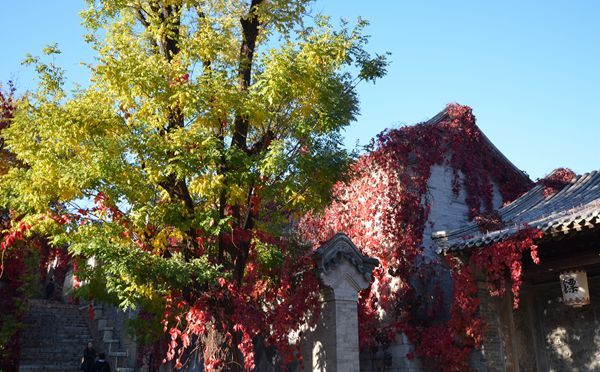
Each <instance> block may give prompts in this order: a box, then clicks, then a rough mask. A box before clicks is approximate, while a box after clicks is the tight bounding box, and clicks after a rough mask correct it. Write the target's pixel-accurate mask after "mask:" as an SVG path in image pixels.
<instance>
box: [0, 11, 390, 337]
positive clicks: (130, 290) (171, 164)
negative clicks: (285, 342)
mask: <svg viewBox="0 0 600 372" xmlns="http://www.w3.org/2000/svg"><path fill="white" fill-rule="evenodd" d="M87 3H88V4H89V9H87V10H85V11H84V12H83V13H82V17H83V20H84V24H85V25H86V27H87V28H88V30H89V32H90V34H89V35H87V36H86V39H87V40H89V42H90V43H92V44H93V47H94V49H95V50H96V51H97V59H96V63H95V64H94V65H91V66H90V69H91V72H92V76H91V84H90V85H89V86H88V87H87V88H84V89H81V90H77V91H74V92H65V91H64V88H63V81H64V76H63V75H64V72H63V70H62V69H61V68H60V67H57V66H56V65H55V64H54V63H53V62H46V61H47V60H48V59H52V56H54V55H56V54H57V53H60V51H59V50H58V48H57V46H56V45H51V46H48V47H46V48H45V49H44V50H43V52H44V54H46V55H47V56H45V57H43V58H39V57H33V56H28V58H27V60H26V61H25V63H26V64H29V65H31V66H33V67H34V68H35V69H36V70H37V72H38V74H39V81H40V85H39V89H38V90H37V91H35V92H32V93H30V94H29V95H28V96H27V97H26V98H25V99H24V100H23V101H22V102H21V103H20V106H19V110H18V112H17V114H16V116H15V118H14V121H13V122H12V123H11V125H10V127H9V128H7V129H6V130H4V131H3V136H4V137H5V146H7V148H10V151H11V152H12V153H14V155H15V156H16V157H17V158H18V159H19V160H20V161H21V162H22V164H23V167H18V168H12V169H10V170H9V171H8V173H7V174H5V175H2V176H0V205H4V206H7V207H9V208H11V209H13V210H14V211H16V212H18V213H19V214H23V215H25V219H26V220H27V221H29V223H31V224H32V225H35V226H34V230H35V231H36V232H37V233H39V234H42V235H44V236H47V237H48V238H49V241H51V242H52V243H53V244H55V245H67V246H69V249H70V252H71V253H72V254H73V255H75V256H77V257H80V258H81V259H82V260H84V259H88V258H92V257H93V258H95V259H96V260H97V261H98V262H99V263H100V264H99V265H97V266H95V267H87V266H86V267H82V268H81V270H80V271H81V273H80V274H81V276H82V279H84V280H86V281H87V282H86V283H87V286H86V288H85V289H83V291H89V293H93V295H94V296H98V297H101V298H105V299H106V300H108V301H114V302H116V303H118V304H120V305H121V306H123V307H134V306H136V304H148V303H152V304H154V305H156V304H157V303H159V302H160V301H159V300H158V299H160V298H163V297H164V296H166V295H167V294H169V293H181V294H182V296H186V298H185V300H186V301H189V302H190V303H193V302H194V301H195V300H196V299H197V298H198V297H199V296H201V295H202V294H205V293H211V292H210V291H213V290H214V288H213V287H214V283H215V280H216V278H217V277H218V276H222V277H226V278H231V282H232V283H235V284H236V285H238V286H247V288H250V287H251V286H253V285H254V282H252V281H251V280H249V282H248V283H246V282H245V280H247V278H246V276H247V275H254V273H260V275H264V277H263V279H264V278H266V279H264V282H263V285H264V286H263V289H261V290H265V288H267V287H266V286H268V285H270V284H269V283H275V282H277V280H279V279H280V276H281V275H283V274H281V272H280V271H281V270H283V269H282V267H286V266H288V267H289V263H290V262H292V261H294V260H295V259H296V258H297V257H300V256H301V254H300V253H303V252H300V253H298V252H295V253H294V254H292V253H290V251H286V250H285V249H283V248H282V246H281V245H280V244H279V243H280V242H281V241H282V240H280V239H279V238H281V237H284V238H285V237H289V235H290V230H289V225H290V221H291V220H292V219H293V218H295V216H297V215H300V214H303V213H305V212H306V211H308V210H313V209H319V208H321V207H322V206H323V205H325V203H326V202H327V201H328V200H329V195H330V188H331V187H332V185H333V184H334V183H335V182H336V181H338V180H340V179H341V178H343V177H344V175H345V172H346V168H347V166H348V164H349V163H350V161H351V160H352V156H351V154H348V152H347V150H346V149H344V148H343V146H342V141H341V134H340V133H341V132H342V130H343V129H344V127H345V126H347V125H348V124H349V123H350V122H352V121H353V120H355V118H356V115H357V113H358V98H357V95H356V91H355V85H356V84H357V83H358V82H360V81H372V80H374V79H376V78H378V77H381V76H382V75H383V74H384V73H385V67H386V65H387V60H386V58H385V57H381V56H375V57H371V56H370V54H368V53H367V52H366V51H365V50H364V47H365V43H366V37H364V36H363V34H362V29H363V27H364V24H363V22H362V21H359V23H358V25H357V26H356V27H351V26H349V25H348V24H347V23H344V24H342V26H341V27H340V28H339V29H336V28H335V27H334V26H333V25H332V24H331V22H330V20H329V19H328V18H327V17H321V16H317V17H314V18H312V19H311V20H310V22H306V24H305V20H306V18H307V16H308V15H309V11H310V9H309V5H310V3H311V1H307V0H275V1H262V2H261V1H258V2H254V4H257V5H256V6H253V7H250V4H251V2H250V1H247V0H234V1H221V0H209V1H202V2H200V1H192V0H169V1H166V0H165V1H146V0H135V1H124V0H88V1H87ZM309 23H310V26H309V25H308V24H309ZM49 56H50V57H49ZM357 64H358V65H359V66H360V68H359V69H357V66H356V65H357ZM257 236H261V239H258V238H257ZM266 241H269V242H270V243H265V242H266ZM276 242H279V243H277V244H276ZM82 266H83V265H82ZM250 268H251V269H250ZM249 273H252V274H249ZM285 275H289V273H286V274H285ZM271 280H272V281H271ZM251 292H252V291H251ZM254 292H255V293H259V292H260V291H258V292H257V291H254ZM273 306H275V304H273ZM257 308H261V309H263V307H262V305H261V306H259V307H257ZM265 311H266V310H265ZM306 311H308V310H306ZM282 334H283V333H282Z"/></svg>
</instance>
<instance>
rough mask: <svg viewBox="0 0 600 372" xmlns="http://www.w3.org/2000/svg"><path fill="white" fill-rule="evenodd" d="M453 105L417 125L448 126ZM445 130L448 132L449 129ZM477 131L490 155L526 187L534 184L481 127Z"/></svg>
mask: <svg viewBox="0 0 600 372" xmlns="http://www.w3.org/2000/svg"><path fill="white" fill-rule="evenodd" d="M451 105H452V104H450V105H448V106H447V107H446V108H444V109H443V110H442V111H440V112H439V113H438V114H437V115H435V116H434V117H432V118H431V119H429V120H427V121H425V122H423V123H420V124H417V125H425V126H427V125H431V126H442V125H444V124H448V122H450V121H452V117H451V116H450V113H449V112H448V107H450V106H451ZM444 130H448V129H447V127H446V128H445V129H444ZM477 130H478V132H479V136H480V137H481V139H482V142H484V143H485V144H486V146H487V147H488V149H489V150H490V155H492V156H494V157H496V158H497V159H498V160H500V161H501V162H503V163H505V164H506V165H507V167H508V168H509V169H511V170H512V171H513V172H514V174H515V175H516V176H517V177H518V178H519V179H520V182H522V183H523V184H525V185H527V184H532V181H531V179H530V178H529V175H527V173H525V172H524V171H522V170H521V169H519V168H518V167H517V166H516V165H514V164H513V162H511V161H510V160H509V159H508V158H507V157H506V156H505V155H504V154H503V153H502V152H501V151H500V150H498V148H497V147H496V145H494V143H493V142H492V141H490V139H489V138H488V137H487V136H486V135H485V133H483V131H482V130H481V129H480V128H479V127H477Z"/></svg>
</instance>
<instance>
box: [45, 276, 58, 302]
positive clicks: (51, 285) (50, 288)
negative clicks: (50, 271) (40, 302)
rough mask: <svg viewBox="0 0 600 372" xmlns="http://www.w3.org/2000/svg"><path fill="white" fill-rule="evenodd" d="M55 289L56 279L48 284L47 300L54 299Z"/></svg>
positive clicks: (51, 279)
mask: <svg viewBox="0 0 600 372" xmlns="http://www.w3.org/2000/svg"><path fill="white" fill-rule="evenodd" d="M55 288H56V286H55V285H54V279H53V278H50V281H49V282H48V284H46V300H51V299H52V298H53V297H54V289H55Z"/></svg>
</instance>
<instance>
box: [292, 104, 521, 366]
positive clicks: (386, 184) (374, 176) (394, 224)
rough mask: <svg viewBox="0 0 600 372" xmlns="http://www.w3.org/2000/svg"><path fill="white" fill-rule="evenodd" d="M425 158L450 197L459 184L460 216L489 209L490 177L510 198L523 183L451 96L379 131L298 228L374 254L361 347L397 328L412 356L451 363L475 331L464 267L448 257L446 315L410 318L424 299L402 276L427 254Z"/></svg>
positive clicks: (469, 346)
mask: <svg viewBox="0 0 600 372" xmlns="http://www.w3.org/2000/svg"><path fill="white" fill-rule="evenodd" d="M433 165H445V166H449V167H450V168H451V169H452V170H453V172H454V173H453V174H454V178H453V190H452V191H453V192H454V194H455V195H456V196H458V195H459V192H460V191H461V189H462V190H464V191H465V194H466V200H465V201H466V204H467V206H468V208H469V216H468V217H469V219H473V218H475V217H477V216H481V214H482V212H483V213H487V214H491V213H492V211H493V190H494V189H493V183H495V184H496V185H498V188H499V191H500V193H501V195H502V197H503V199H504V200H514V199H515V198H516V197H518V196H519V195H520V194H521V193H523V192H525V191H526V190H527V189H528V188H529V187H530V186H531V181H529V179H528V178H527V177H526V176H524V175H523V174H522V173H520V172H518V171H516V170H514V168H513V167H512V166H511V165H510V164H509V163H508V162H507V161H506V159H505V158H504V157H503V156H502V155H501V154H499V153H498V151H497V150H496V149H495V148H494V147H493V146H491V145H490V143H489V141H488V140H487V139H486V138H485V136H484V135H483V133H481V131H480V130H479V128H478V127H477V126H476V125H475V117H474V116H473V114H472V111H471V109H470V108H469V107H467V106H461V105H458V104H451V105H449V106H448V107H447V108H446V110H445V112H444V113H442V114H440V115H438V116H436V117H435V118H434V119H432V120H430V121H429V122H426V123H423V124H418V125H415V126H410V127H403V128H400V129H393V130H387V131H385V132H383V133H381V134H380V135H379V136H378V137H377V140H376V141H375V142H374V143H373V146H372V149H371V151H370V152H369V153H367V154H366V155H364V156H362V157H360V158H359V159H358V161H357V162H356V163H355V164H354V166H353V167H352V177H351V180H350V181H349V182H347V183H339V184H337V185H336V186H335V187H334V190H333V195H334V200H335V201H334V202H333V203H332V204H331V205H330V206H329V207H328V208H327V209H326V210H325V211H324V212H322V213H321V214H319V215H307V216H306V217H305V218H304V219H303V220H302V221H301V223H300V226H299V230H300V233H301V234H302V235H303V236H304V237H305V238H306V239H308V240H309V241H310V242H312V243H313V245H314V246H318V245H319V244H320V243H321V242H324V241H325V240H327V239H328V238H330V237H331V236H333V234H335V233H337V232H344V233H346V234H347V235H348V236H349V237H350V238H351V239H352V240H353V241H354V243H355V244H356V245H357V246H359V247H361V248H362V249H363V251H364V253H366V254H368V255H370V256H373V257H376V258H378V259H379V261H380V263H381V267H380V268H379V269H378V270H376V272H375V273H374V280H373V283H372V285H371V287H370V288H369V289H368V290H365V291H364V292H363V293H361V295H360V304H359V321H360V322H361V323H360V329H359V331H360V334H359V338H360V342H361V346H362V347H374V346H375V344H376V343H378V342H379V343H380V344H387V345H389V344H390V343H391V342H393V338H394V337H395V333H396V332H395V331H396V330H402V331H404V332H405V333H406V335H407V336H408V337H409V338H410V340H411V341H412V343H413V344H414V345H415V353H416V355H420V356H426V357H429V358H430V359H431V360H432V361H433V362H434V364H435V366H436V368H437V369H438V370H445V371H459V370H464V368H465V366H466V363H467V356H468V355H469V353H470V352H471V351H472V350H473V348H475V347H478V346H479V345H480V343H481V338H482V334H483V331H482V326H481V325H482V322H481V321H480V320H479V318H478V317H477V307H478V300H477V298H476V288H475V286H474V284H473V280H472V277H471V274H470V271H469V270H468V268H466V267H463V266H460V265H458V264H457V263H451V264H449V267H450V268H451V276H452V279H453V283H454V285H453V289H452V296H451V298H452V299H451V304H450V305H449V309H450V318H449V319H448V320H447V321H436V320H435V318H436V316H435V312H434V311H431V313H432V317H429V318H427V319H422V318H416V317H415V316H414V315H415V312H419V311H420V310H422V309H423V308H424V306H423V304H422V303H420V302H422V301H420V300H419V296H418V294H417V293H416V292H417V291H416V290H415V288H414V285H413V283H412V282H411V278H419V277H422V276H423V274H422V273H419V272H418V270H417V267H423V266H424V265H425V264H426V263H427V262H428V260H430V259H431V258H427V257H424V256H423V251H422V247H421V246H422V242H423V241H422V238H423V232H424V228H425V224H426V222H427V220H428V216H429V211H430V208H431V206H430V205H429V201H428V199H427V185H428V181H429V178H430V175H431V167H432V166H433ZM492 222H493V221H492ZM451 261H452V260H451ZM417 262H420V263H417ZM429 308H431V306H429ZM427 312H428V313H429V312H430V311H427ZM438 318H439V317H438ZM390 330H391V331H390ZM382 335H383V336H382ZM382 338H383V339H384V341H383V342H382V341H381V339H382Z"/></svg>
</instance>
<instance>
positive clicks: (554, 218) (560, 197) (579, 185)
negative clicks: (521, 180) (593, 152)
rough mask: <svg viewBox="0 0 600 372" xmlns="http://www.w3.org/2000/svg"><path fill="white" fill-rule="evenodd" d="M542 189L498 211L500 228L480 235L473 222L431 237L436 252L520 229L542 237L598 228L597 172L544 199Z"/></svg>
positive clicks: (476, 243) (502, 237)
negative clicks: (501, 223) (525, 228)
mask: <svg viewBox="0 0 600 372" xmlns="http://www.w3.org/2000/svg"><path fill="white" fill-rule="evenodd" d="M544 194H545V193H544V186H543V185H541V184H538V185H536V186H535V187H533V188H532V189H531V190H530V191H529V192H527V193H526V194H524V195H523V196H521V197H520V198H518V199H516V200H515V201H514V202H512V203H511V204H509V205H507V206H505V207H503V208H501V209H500V210H499V211H498V212H499V214H500V216H501V217H502V221H503V222H504V226H505V227H503V228H501V229H499V230H495V231H489V232H481V231H480V228H479V225H478V224H477V223H476V222H471V223H468V224H466V225H465V226H463V227H462V228H459V229H456V230H453V231H449V232H445V231H439V232H436V233H434V234H433V236H432V237H433V239H434V242H435V244H436V245H437V247H438V251H457V250H464V249H470V248H477V247H481V246H484V245H488V244H491V243H494V242H497V241H501V240H505V239H506V238H509V237H510V236H512V235H514V234H515V233H516V232H517V231H518V230H520V229H523V228H524V226H526V225H527V226H528V227H532V228H538V229H541V230H542V231H543V232H544V234H545V235H560V234H569V233H571V232H574V231H579V230H583V229H589V228H596V227H600V171H594V172H591V173H586V174H584V175H581V176H577V177H575V178H574V179H573V180H572V181H571V182H569V183H568V184H567V185H566V186H565V187H564V188H563V189H562V190H560V191H558V192H557V193H555V194H553V195H550V196H545V195H544Z"/></svg>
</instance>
